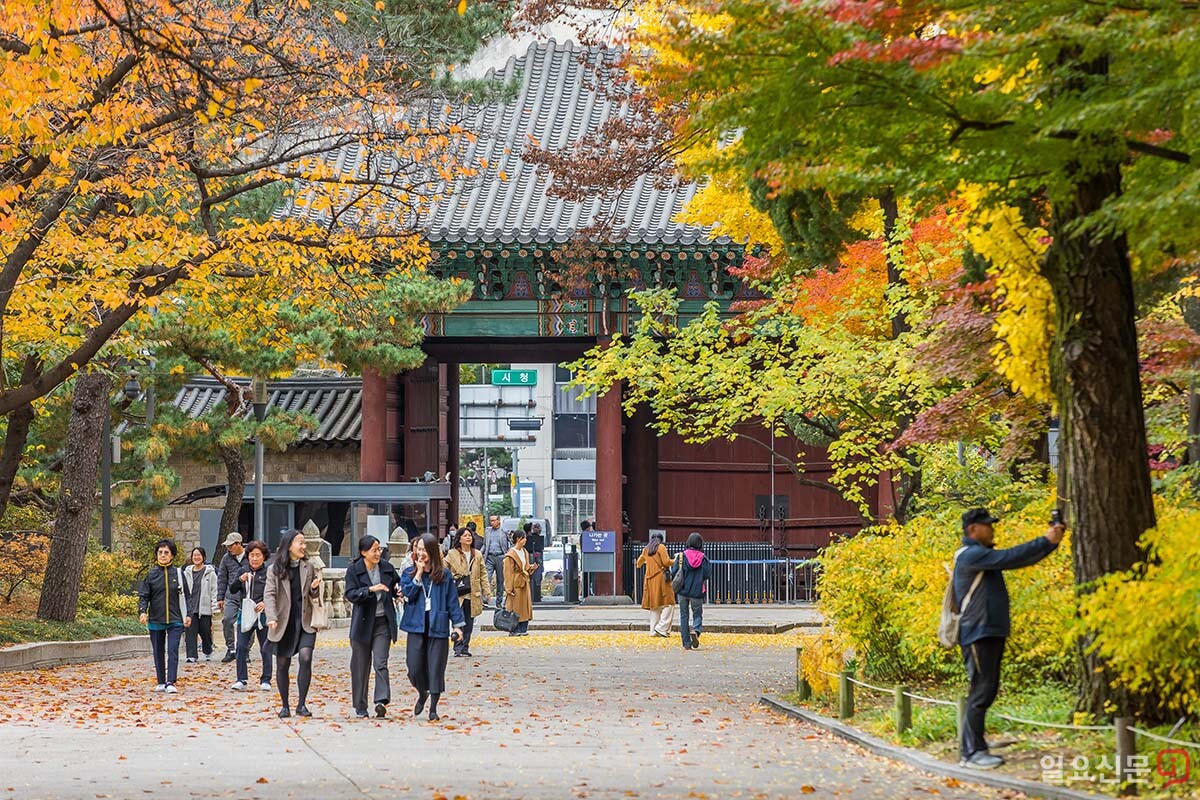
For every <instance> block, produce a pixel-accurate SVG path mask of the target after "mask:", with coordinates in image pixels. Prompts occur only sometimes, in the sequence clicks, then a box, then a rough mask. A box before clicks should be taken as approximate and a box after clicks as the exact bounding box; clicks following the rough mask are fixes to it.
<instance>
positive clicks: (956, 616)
mask: <svg viewBox="0 0 1200 800" xmlns="http://www.w3.org/2000/svg"><path fill="white" fill-rule="evenodd" d="M966 549H967V548H966V547H960V548H958V550H956V551H955V552H954V564H958V557H959V556H960V555H962V553H963V551H964V550H966ZM949 572H950V580H949V581H948V582H947V583H946V594H945V595H943V596H942V618H941V620H940V621H939V622H938V632H937V637H938V641H939V642H941V644H942V647H954V646H955V645H957V644H958V622H959V620H960V619H962V615H963V612H964V611H966V610H967V606H968V605H970V604H971V596H972V595H974V594H975V590H976V589H977V588H978V587H979V582H980V581H981V580H983V570H980V571H979V572H977V573H975V580H973V581H971V588H970V589H968V590H967V596H966V597H964V598H963V601H962V605H961V606H959V607H958V609H957V610H956V609H955V607H954V567H953V566H951V567H950V570H949Z"/></svg>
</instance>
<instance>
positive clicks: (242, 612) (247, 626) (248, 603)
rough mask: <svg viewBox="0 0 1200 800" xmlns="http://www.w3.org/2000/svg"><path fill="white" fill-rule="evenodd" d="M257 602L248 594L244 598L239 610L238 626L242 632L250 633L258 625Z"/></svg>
mask: <svg viewBox="0 0 1200 800" xmlns="http://www.w3.org/2000/svg"><path fill="white" fill-rule="evenodd" d="M257 605H258V603H255V602H254V601H253V600H251V599H250V595H249V594H247V595H246V596H245V597H244V598H242V607H241V608H240V609H239V610H238V628H240V629H241V631H242V633H249V632H250V631H252V630H254V629H255V628H257V627H258V611H256V610H255V606H257Z"/></svg>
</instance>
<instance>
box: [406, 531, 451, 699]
mask: <svg viewBox="0 0 1200 800" xmlns="http://www.w3.org/2000/svg"><path fill="white" fill-rule="evenodd" d="M412 554H413V564H412V566H411V567H406V568H405V569H403V570H402V571H401V572H400V591H401V593H402V594H403V595H404V598H405V601H406V602H405V603H404V616H403V617H402V618H401V620H400V628H401V629H402V630H403V631H404V632H405V633H407V634H408V640H407V642H406V643H405V661H406V662H407V665H408V679H409V681H410V682H411V683H412V685H413V688H414V689H416V690H417V702H416V705H414V706H413V716H419V715H420V713H421V712H422V711H423V710H424V709H425V702H426V701H428V702H429V721H430V722H436V721H437V720H439V719H440V718H441V717H440V716H439V715H438V710H437V707H438V700H440V699H441V697H442V693H443V692H445V691H446V661H447V660H448V659H447V656H448V655H449V652H450V627H451V625H453V626H454V629H455V637H456V638H461V637H462V629H463V626H464V625H465V624H466V620H465V619H464V618H463V610H462V605H461V603H460V602H459V599H458V590H457V589H456V588H455V585H454V580H453V579H452V578H451V577H450V572H449V570H447V569H446V568H445V565H444V564H443V563H442V552H441V550H439V549H438V543H437V538H436V537H434V536H433V535H432V534H429V533H427V534H425V535H424V536H421V537H420V538H419V539H417V540H416V541H415V542H414V543H413V549H412Z"/></svg>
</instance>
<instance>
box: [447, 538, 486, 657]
mask: <svg viewBox="0 0 1200 800" xmlns="http://www.w3.org/2000/svg"><path fill="white" fill-rule="evenodd" d="M445 563H446V568H447V569H449V570H450V576H451V577H453V578H454V581H455V583H459V582H460V581H461V579H462V578H464V577H466V578H468V580H469V582H470V586H471V591H470V592H469V593H468V594H460V595H459V598H458V599H459V600H461V601H462V610H463V616H464V617H465V618H466V620H467V624H466V625H464V626H463V631H462V638H461V639H459V640H458V641H457V642H455V643H454V655H455V657H456V658H457V657H459V656H466V657H467V658H471V657H472V656H471V631H472V630H474V628H475V617H478V616H479V615H480V614H482V613H483V604H484V603H486V602H487V601H488V582H487V573H486V572H485V571H484V566H483V556H482V555H481V554H480V552H479V550H477V549H476V547H475V534H473V533H472V532H471V529H470V528H463V529H462V530H459V531H455V533H454V535H453V536H452V537H451V539H450V549H449V550H448V551H447V552H446V558H445Z"/></svg>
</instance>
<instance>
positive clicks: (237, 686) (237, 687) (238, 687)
mask: <svg viewBox="0 0 1200 800" xmlns="http://www.w3.org/2000/svg"><path fill="white" fill-rule="evenodd" d="M229 688H230V689H233V690H234V691H235V692H244V691H246V684H245V683H244V682H242V681H237V682H236V683H234V684H233V686H230V687H229Z"/></svg>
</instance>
